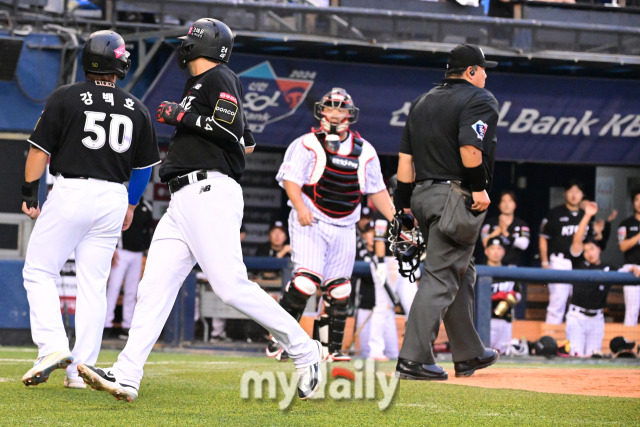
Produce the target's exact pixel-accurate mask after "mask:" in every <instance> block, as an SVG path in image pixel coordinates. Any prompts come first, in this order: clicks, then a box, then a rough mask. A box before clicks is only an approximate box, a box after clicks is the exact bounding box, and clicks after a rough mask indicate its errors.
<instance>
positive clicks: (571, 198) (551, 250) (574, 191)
mask: <svg viewBox="0 0 640 427" xmlns="http://www.w3.org/2000/svg"><path fill="white" fill-rule="evenodd" d="M564 189H565V191H564V197H565V203H564V204H562V205H560V206H556V207H554V208H553V209H551V210H550V211H549V212H548V213H547V216H546V217H545V218H543V219H542V225H541V226H540V238H539V241H538V249H539V251H540V263H541V265H542V268H551V269H555V270H571V268H572V266H571V253H570V249H571V244H572V242H573V235H574V234H575V232H576V230H577V229H578V224H579V223H580V220H581V219H582V217H583V216H584V211H583V210H582V209H580V202H581V201H582V198H583V192H582V186H581V184H580V183H579V182H578V181H575V180H574V181H570V182H568V183H567V185H565V187H564ZM587 232H588V230H587ZM548 287H549V305H548V306H547V317H546V322H547V323H549V324H553V325H559V324H561V323H562V319H563V317H564V311H565V308H566V305H567V299H568V298H569V296H570V295H571V289H572V286H571V285H570V284H568V283H549V286H548Z"/></svg>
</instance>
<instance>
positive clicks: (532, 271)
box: [245, 257, 640, 346]
mask: <svg viewBox="0 0 640 427" xmlns="http://www.w3.org/2000/svg"><path fill="white" fill-rule="evenodd" d="M245 265H246V266H247V269H249V270H275V269H280V270H282V277H283V283H287V282H288V281H289V279H290V278H291V266H290V262H289V260H288V259H276V258H265V257H246V258H245ZM476 272H477V276H478V279H477V281H476V292H475V297H476V307H475V308H476V309H475V323H476V329H477V330H478V334H479V335H480V338H481V339H482V341H483V342H484V343H485V345H487V346H488V345H489V343H490V341H491V337H490V334H491V283H492V282H493V279H508V280H514V281H519V282H527V283H577V284H578V285H579V284H580V283H603V284H616V285H640V278H637V277H635V276H634V275H633V274H631V273H619V272H617V271H593V270H550V269H543V268H534V267H489V266H486V265H476ZM353 274H354V275H356V276H357V275H361V276H364V275H369V274H371V268H370V266H369V263H367V262H364V261H356V263H355V266H354V269H353Z"/></svg>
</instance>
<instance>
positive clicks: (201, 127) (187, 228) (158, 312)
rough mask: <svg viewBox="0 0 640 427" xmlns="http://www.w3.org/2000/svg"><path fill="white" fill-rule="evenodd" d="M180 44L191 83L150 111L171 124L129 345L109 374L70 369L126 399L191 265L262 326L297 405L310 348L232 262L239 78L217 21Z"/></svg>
mask: <svg viewBox="0 0 640 427" xmlns="http://www.w3.org/2000/svg"><path fill="white" fill-rule="evenodd" d="M181 39H182V44H181V45H180V47H179V49H178V64H179V65H180V66H181V67H182V68H185V67H187V68H188V70H189V73H190V74H191V75H192V76H193V77H191V78H189V79H188V80H187V82H186V85H185V88H184V92H183V98H182V101H181V102H180V104H176V103H173V102H168V101H165V102H163V103H162V104H161V105H160V106H159V107H158V110H157V112H156V119H157V120H158V121H160V122H162V123H166V124H169V125H171V126H175V127H176V130H175V132H174V134H173V137H172V141H171V144H170V148H169V152H168V154H167V158H166V160H165V162H164V164H163V165H162V167H161V168H160V177H161V179H162V180H163V181H164V182H168V183H169V190H170V191H171V193H172V194H171V202H170V203H169V207H168V209H167V212H166V213H165V214H164V215H163V216H162V218H161V219H160V222H159V223H158V226H157V227H156V231H155V233H154V235H153V241H152V242H151V247H150V248H149V256H148V258H147V264H146V266H145V272H144V276H143V278H142V281H141V282H140V285H139V286H138V302H137V304H136V310H135V313H134V316H133V322H132V324H131V329H130V330H129V339H128V340H127V345H126V347H125V348H124V350H123V351H122V352H121V353H120V355H119V357H118V362H116V364H115V365H114V366H113V367H112V368H111V369H108V370H106V371H103V370H101V369H97V368H95V367H93V366H85V365H80V366H79V367H78V370H79V371H80V373H81V375H82V376H83V378H84V379H85V381H87V382H88V383H90V384H91V386H92V387H94V388H96V389H99V390H105V391H108V392H109V393H111V394H112V395H113V396H115V397H116V399H124V400H127V401H129V402H131V401H133V400H134V399H136V398H137V397H138V388H139V387H140V381H141V380H142V373H143V367H144V364H145V362H146V360H147V357H148V356H149V353H150V352H151V350H152V348H153V345H154V344H155V342H156V340H157V339H158V337H159V336H160V332H161V331H162V327H163V326H164V324H165V322H166V320H167V318H168V317H169V313H170V312H171V309H172V307H173V304H174V301H175V299H176V296H177V294H178V291H179V290H180V287H181V285H182V282H183V281H184V279H185V277H186V276H187V275H188V274H189V273H190V272H191V270H192V268H193V266H194V265H195V264H196V262H197V263H198V264H199V265H200V267H201V268H202V271H203V273H204V274H205V276H206V277H207V279H208V281H209V284H210V285H211V287H212V289H213V291H214V292H215V293H216V294H217V295H218V297H220V299H221V300H222V301H223V302H224V303H226V304H227V305H229V306H231V307H233V308H235V309H237V310H239V311H240V312H242V313H243V314H245V315H247V316H248V317H249V318H251V319H253V320H255V321H256V322H257V323H259V324H260V325H261V326H263V327H264V328H265V329H267V330H269V332H271V334H272V335H273V336H274V337H276V339H277V340H278V342H280V343H281V344H282V346H283V347H284V348H285V349H286V350H287V352H288V353H289V355H290V356H291V358H292V359H293V360H294V364H295V365H296V368H297V371H298V396H299V397H300V398H301V399H303V400H304V399H307V398H309V397H310V396H311V395H312V394H313V393H314V392H315V391H316V390H317V389H318V387H319V383H320V377H321V374H320V370H319V362H320V351H321V347H320V343H319V342H317V341H315V342H314V341H312V340H311V339H310V338H309V336H308V335H307V334H306V332H305V331H304V330H303V329H302V328H301V327H300V325H299V324H298V322H297V321H296V320H295V319H293V318H292V317H291V316H290V315H289V314H288V313H287V312H286V311H284V309H282V308H281V307H280V306H279V305H278V303H277V302H276V301H275V300H274V299H273V298H271V297H270V296H269V295H268V294H267V293H266V292H265V291H264V290H263V289H262V288H260V286H258V284H257V283H254V282H251V281H249V279H248V278H247V269H246V267H245V265H244V262H243V259H242V248H241V246H240V227H241V224H242V214H243V207H244V202H243V198H242V188H241V187H240V185H239V184H238V182H237V181H238V180H239V179H240V176H241V174H242V172H243V171H244V156H245V151H246V152H250V151H252V150H253V146H254V145H255V143H254V141H253V138H252V137H251V132H250V131H249V129H248V128H247V127H245V123H246V120H245V116H244V110H243V106H242V87H241V85H240V79H239V78H238V76H236V75H235V74H234V73H233V71H231V70H230V69H229V67H227V65H226V62H227V61H228V60H229V56H230V55H231V49H232V47H233V34H232V33H231V30H230V29H229V27H228V26H227V25H226V24H224V23H223V22H221V21H218V20H216V19H211V18H203V19H199V20H197V21H195V22H194V23H193V25H192V26H191V28H190V29H189V32H188V34H187V35H186V36H184V37H181ZM111 375H112V376H113V378H115V381H113V380H111V381H110V380H109V378H110V376H111Z"/></svg>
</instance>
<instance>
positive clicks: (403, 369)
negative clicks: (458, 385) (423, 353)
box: [396, 358, 449, 381]
mask: <svg viewBox="0 0 640 427" xmlns="http://www.w3.org/2000/svg"><path fill="white" fill-rule="evenodd" d="M396 372H397V375H398V377H399V378H400V379H403V380H427V381H444V380H446V379H449V374H447V371H445V370H444V369H442V368H441V367H440V366H438V365H425V364H424V363H420V362H412V361H411V360H407V359H401V358H398V364H397V365H396Z"/></svg>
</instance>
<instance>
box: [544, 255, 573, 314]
mask: <svg viewBox="0 0 640 427" xmlns="http://www.w3.org/2000/svg"><path fill="white" fill-rule="evenodd" d="M549 268H551V269H553V270H571V269H572V265H571V260H569V259H566V258H564V257H563V256H557V255H551V256H550V257H549ZM548 288H549V305H548V306H547V318H546V320H545V321H546V322H547V323H549V324H551V325H560V324H562V320H563V318H564V311H565V308H566V307H567V300H568V299H569V297H570V296H571V293H572V291H573V285H571V284H568V283H549V286H548Z"/></svg>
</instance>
